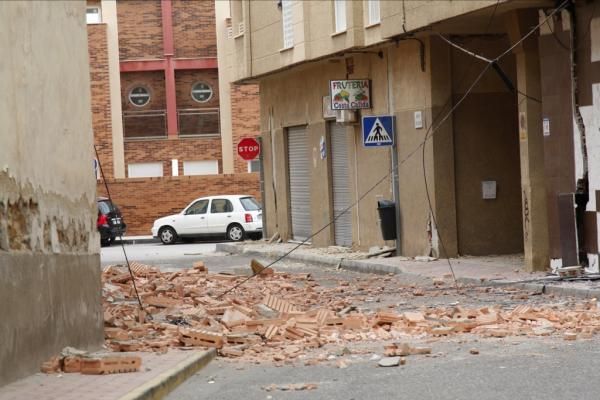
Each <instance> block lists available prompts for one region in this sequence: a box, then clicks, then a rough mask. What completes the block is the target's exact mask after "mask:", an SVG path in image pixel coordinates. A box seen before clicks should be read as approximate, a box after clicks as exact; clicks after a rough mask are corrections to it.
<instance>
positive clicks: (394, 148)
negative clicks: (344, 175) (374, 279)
mask: <svg viewBox="0 0 600 400" xmlns="http://www.w3.org/2000/svg"><path fill="white" fill-rule="evenodd" d="M390 50H391V48H390V47H388V49H387V53H386V58H387V98H388V113H389V114H390V115H392V116H393V115H394V94H393V91H392V83H393V75H392V68H391V63H392V60H391V58H390ZM393 127H394V144H393V145H392V188H393V192H394V203H396V204H395V209H396V256H400V255H402V238H401V237H400V227H401V226H402V225H401V219H400V183H399V178H398V136H399V134H398V131H397V130H396V118H395V117H394V120H393Z"/></svg>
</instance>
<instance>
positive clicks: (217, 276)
mask: <svg viewBox="0 0 600 400" xmlns="http://www.w3.org/2000/svg"><path fill="white" fill-rule="evenodd" d="M333 250H334V249H331V251H333ZM257 267H258V269H257ZM251 268H252V271H253V273H257V272H260V271H262V264H260V263H259V262H258V261H256V260H253V262H252V263H251ZM132 269H133V270H134V274H135V279H136V285H137V287H138V290H139V293H140V297H141V300H142V303H143V305H144V312H142V313H140V312H139V308H138V305H137V302H136V299H135V293H134V291H133V287H132V285H131V276H130V275H129V273H128V271H127V269H126V268H125V267H122V266H110V267H107V268H106V269H105V270H104V271H103V273H102V280H103V291H102V296H103V301H104V325H105V340H106V346H107V348H109V349H110V350H112V351H115V352H123V351H125V352H130V351H154V352H158V353H162V352H165V351H167V350H168V349H169V348H173V347H184V348H189V347H212V348H217V349H218V352H219V354H220V355H221V356H222V357H229V358H243V359H244V360H248V361H253V362H261V361H275V362H276V363H282V362H285V361H289V360H295V359H300V360H303V362H305V363H309V364H310V363H314V362H319V361H327V360H328V358H329V357H328V356H327V353H326V354H325V355H324V356H323V358H314V357H313V358H310V359H307V358H306V355H307V354H308V353H309V352H311V351H312V350H314V349H318V348H320V347H322V346H325V345H335V346H337V347H338V348H340V349H342V352H341V354H340V355H339V356H336V355H333V354H331V353H329V354H331V355H330V357H333V358H332V359H331V360H336V359H337V357H342V356H344V355H347V354H348V353H350V350H348V351H347V352H346V351H345V350H343V349H347V347H346V345H347V344H349V343H354V342H373V341H391V342H393V341H395V340H396V341H403V342H400V343H392V344H391V345H388V346H386V347H385V349H384V350H385V356H386V357H406V356H410V355H414V354H425V355H429V354H431V347H418V346H412V345H409V344H408V343H407V342H405V341H407V340H409V338H411V337H412V338H418V339H419V340H421V339H426V338H428V337H429V338H431V339H432V340H437V339H436V337H442V336H443V337H448V336H455V335H461V334H464V333H471V334H476V335H479V336H482V337H494V338H503V337H508V336H532V337H535V336H546V335H552V334H558V335H564V338H565V339H566V340H574V339H570V338H571V337H573V334H574V338H576V337H577V336H578V335H581V337H586V338H591V337H593V336H594V335H595V334H597V333H599V332H600V312H599V310H598V302H597V301H596V299H592V300H589V301H584V302H580V303H578V304H572V303H565V304H563V305H546V306H536V305H525V304H521V305H518V306H516V307H514V306H513V307H510V306H501V305H490V306H487V307H480V308H467V307H463V306H462V305H460V304H459V303H458V302H454V303H452V304H450V305H448V306H443V305H441V306H435V307H434V306H431V307H425V306H424V307H421V308H419V309H418V310H412V311H405V312H396V311H395V310H394V308H395V306H391V307H389V306H388V305H384V304H382V305H381V308H379V309H372V310H371V309H364V308H359V305H365V304H367V305H366V307H370V306H371V307H372V306H375V305H376V304H377V300H379V298H380V296H382V295H384V294H385V293H386V291H388V290H389V281H390V280H392V279H393V278H392V277H390V276H381V275H375V276H364V277H362V276H361V278H360V279H355V280H347V279H340V280H339V281H338V282H337V284H334V285H330V284H328V285H327V286H321V285H320V284H319V283H318V282H316V281H315V280H314V279H313V278H312V277H311V275H310V274H291V273H286V272H275V271H273V270H272V269H271V268H269V269H268V270H270V272H269V273H267V274H265V271H266V270H265V271H262V273H261V274H260V277H257V279H253V280H250V281H248V282H247V283H246V284H245V285H244V286H243V287H242V288H240V289H239V290H236V291H234V292H231V293H228V294H227V295H225V296H223V297H222V298H219V296H220V295H221V294H222V293H224V292H225V291H226V290H228V289H229V288H231V287H232V286H233V285H235V284H236V283H238V282H240V281H241V280H243V279H246V278H247V275H246V276H242V275H233V274H225V273H209V271H208V270H207V268H206V266H205V265H204V263H202V262H196V263H194V265H193V268H190V269H179V270H177V271H175V272H161V271H160V270H159V269H158V268H155V267H151V266H148V265H144V264H140V263H132ZM449 277H451V275H444V279H447V278H449ZM440 282H441V280H440V281H438V286H439V285H440ZM386 285H387V287H386ZM395 289H397V290H398V291H399V293H400V294H399V295H404V296H407V297H409V296H411V295H415V296H424V295H425V294H426V292H425V291H424V290H423V289H422V288H418V287H417V286H416V285H408V286H407V285H404V286H403V285H397V286H396V288H395ZM480 290H481V291H482V292H483V291H485V290H487V289H486V288H482V289H480ZM503 291H504V292H505V293H506V295H507V297H508V296H511V295H515V294H516V295H518V292H517V291H515V290H512V291H511V290H510V289H508V288H506V289H503ZM443 295H444V291H443V290H436V291H432V292H427V296H428V298H430V297H433V296H443ZM368 304H370V306H369V305H368ZM399 304H405V303H396V306H398V305H399ZM567 333H571V334H567ZM567 338H569V339H567ZM344 365H345V366H347V365H348V362H347V361H345V360H338V366H339V367H340V368H345V366H344ZM59 366H60V367H61V368H62V365H61V363H60V362H59ZM71 367H72V368H74V369H76V368H77V361H76V360H75V359H74V360H71V359H69V368H71ZM42 368H43V369H44V370H47V371H56V370H57V367H56V361H55V360H49V361H48V362H47V363H44V366H43V367H42Z"/></svg>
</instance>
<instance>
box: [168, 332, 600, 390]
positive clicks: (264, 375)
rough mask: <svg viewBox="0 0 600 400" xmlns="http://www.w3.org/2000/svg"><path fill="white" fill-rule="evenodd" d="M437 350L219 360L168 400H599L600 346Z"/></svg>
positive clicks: (448, 346)
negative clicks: (396, 355)
mask: <svg viewBox="0 0 600 400" xmlns="http://www.w3.org/2000/svg"><path fill="white" fill-rule="evenodd" d="M473 346H474V344H460V343H440V344H437V345H434V346H433V348H434V352H441V353H443V355H440V356H438V357H435V358H434V357H425V356H411V357H408V359H407V363H406V365H404V366H400V367H390V368H381V367H378V366H377V362H376V361H370V360H369V358H370V357H371V355H365V356H360V358H352V357H351V356H350V357H347V358H348V359H349V360H351V362H352V363H351V364H350V365H349V366H348V367H347V368H344V369H340V368H337V367H336V366H335V364H334V365H316V366H304V365H303V364H302V363H299V364H298V365H290V366H284V367H275V366H269V365H264V366H263V365H248V364H242V363H235V362H232V361H229V360H224V359H216V360H214V361H213V362H212V363H211V364H209V366H208V367H206V368H205V369H203V370H201V371H200V372H199V373H198V374H196V375H194V376H193V377H191V378H190V379H188V380H187V381H186V382H185V383H183V384H182V385H181V386H179V387H178V388H177V389H175V391H173V392H172V393H171V394H170V395H169V396H167V397H166V399H168V400H197V399H214V400H220V399H246V400H253V399H257V400H259V399H260V400H264V399H346V400H352V399H356V400H359V399H360V400H363V399H374V400H375V399H414V400H440V399H442V400H447V399H456V400H467V399H476V400H529V399H531V400H534V399H535V400H538V399H539V400H549V399H556V400H559V399H561V400H562V399H578V400H587V399H590V400H592V399H594V400H595V399H598V395H599V390H600V382H599V379H598V376H597V371H598V368H599V367H600V349H599V348H598V345H597V342H595V341H587V342H576V343H574V344H567V343H565V342H564V341H558V342H556V341H552V340H543V341H540V340H536V341H532V340H511V341H509V340H501V339H495V340H486V341H485V342H480V343H477V344H476V346H477V348H478V349H479V350H480V354H479V355H471V354H469V348H470V347H473ZM299 383H314V384H316V385H317V388H316V389H314V390H310V391H281V390H277V389H276V390H274V391H270V392H269V391H267V390H265V387H268V386H269V385H272V384H277V385H287V384H299Z"/></svg>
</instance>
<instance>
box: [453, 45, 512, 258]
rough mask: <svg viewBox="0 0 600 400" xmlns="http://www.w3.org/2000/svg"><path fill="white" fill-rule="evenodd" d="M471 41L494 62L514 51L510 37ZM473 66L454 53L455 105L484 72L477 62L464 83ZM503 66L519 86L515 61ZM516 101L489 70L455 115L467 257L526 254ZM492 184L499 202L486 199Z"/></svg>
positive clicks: (461, 243) (461, 237)
mask: <svg viewBox="0 0 600 400" xmlns="http://www.w3.org/2000/svg"><path fill="white" fill-rule="evenodd" d="M466 40H468V43H465V44H466V45H468V46H469V48H470V49H473V50H474V51H476V52H478V53H479V54H484V55H485V56H489V57H493V56H494V55H495V54H499V53H500V52H502V51H503V50H504V49H506V48H508V47H509V46H510V44H509V42H508V39H507V38H506V37H505V38H500V39H496V40H491V39H487V40H477V39H466ZM472 63H473V59H472V58H471V57H469V56H467V55H465V54H464V53H461V52H459V51H456V50H454V51H453V52H452V70H453V74H452V79H453V84H454V88H455V89H454V101H455V102H456V101H457V99H458V98H460V97H461V96H463V94H464V92H465V90H466V89H467V85H468V84H469V83H470V82H472V81H473V80H474V79H475V76H474V74H477V73H479V71H481V69H482V68H483V67H484V64H483V63H482V62H476V63H475V65H474V66H473V67H472V68H471V71H472V73H471V74H470V76H467V77H466V78H463V76H464V71H466V70H468V68H469V65H470V64H472ZM501 66H502V69H503V70H504V71H505V72H506V73H507V75H508V76H509V77H510V78H511V80H512V81H513V82H516V67H515V60H514V57H513V56H512V55H510V56H508V57H506V58H504V59H503V62H502V63H501ZM463 79H464V81H463ZM461 82H462V83H461ZM516 101H517V99H516V96H515V95H514V93H510V92H509V91H508V89H507V88H506V86H505V85H504V83H503V82H502V81H501V79H500V78H499V77H498V75H497V74H496V73H495V72H494V71H493V70H491V69H490V70H489V71H488V72H487V73H486V74H485V75H484V78H483V79H482V81H481V83H480V84H478V85H477V86H475V87H474V89H473V92H472V93H471V95H469V97H467V98H466V99H465V100H464V102H463V103H462V105H461V107H459V108H458V109H457V110H456V112H455V113H454V117H453V121H454V127H453V128H454V138H455V139H454V140H455V158H456V206H457V219H458V247H459V252H460V254H462V255H486V254H511V253H520V252H522V251H523V224H522V218H521V185H520V182H521V179H520V171H519V165H520V161H519V138H518V128H517V103H516ZM487 180H489V181H496V183H497V197H496V199H493V200H484V199H483V198H482V192H481V190H482V189H481V182H482V181H487Z"/></svg>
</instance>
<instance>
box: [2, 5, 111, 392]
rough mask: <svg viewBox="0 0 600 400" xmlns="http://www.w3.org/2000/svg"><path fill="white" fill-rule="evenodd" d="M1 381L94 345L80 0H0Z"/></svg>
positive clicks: (92, 214) (97, 312)
mask: <svg viewBox="0 0 600 400" xmlns="http://www.w3.org/2000/svg"><path fill="white" fill-rule="evenodd" d="M0 48H1V49H2V57H0V93H2V99H3V101H2V107H0V304H2V305H3V313H2V323H1V324H0V385H2V384H5V383H8V382H10V381H13V380H15V379H18V378H20V377H22V376H25V375H28V374H31V373H35V372H36V371H38V370H39V366H40V363H41V362H42V361H44V360H45V359H47V358H48V357H49V356H51V355H52V354H56V353H57V352H59V351H60V350H61V349H62V348H63V347H65V346H69V345H70V346H76V347H80V348H88V349H93V348H97V347H99V346H100V345H101V343H102V340H103V333H102V309H101V301H100V300H101V299H100V294H101V293H100V292H101V285H100V259H99V254H98V253H99V238H98V234H97V232H96V224H95V221H96V215H97V209H96V204H95V197H96V184H95V183H96V182H95V177H94V174H93V167H92V158H93V157H92V151H93V147H92V140H93V136H92V125H91V112H90V82H89V64H88V50H87V30H86V23H85V2H84V1H68V0H65V1H52V2H48V1H26V0H23V1H5V2H0Z"/></svg>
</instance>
